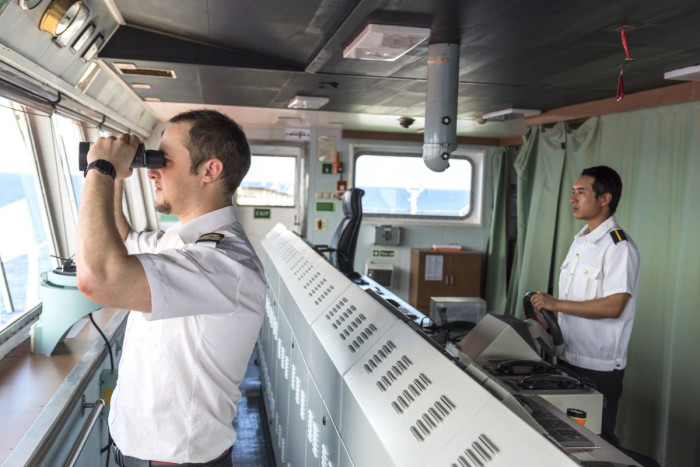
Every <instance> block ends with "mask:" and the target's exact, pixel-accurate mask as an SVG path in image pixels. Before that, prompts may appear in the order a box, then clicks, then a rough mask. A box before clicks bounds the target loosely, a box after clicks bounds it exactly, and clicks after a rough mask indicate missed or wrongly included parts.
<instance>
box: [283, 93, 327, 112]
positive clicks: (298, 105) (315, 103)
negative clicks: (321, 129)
mask: <svg viewBox="0 0 700 467" xmlns="http://www.w3.org/2000/svg"><path fill="white" fill-rule="evenodd" d="M328 101H329V99H328V98H327V97H314V96H294V97H293V98H292V100H290V101H289V103H288V104H287V108H290V109H313V110H316V109H320V108H321V107H323V106H324V105H326V104H328Z"/></svg>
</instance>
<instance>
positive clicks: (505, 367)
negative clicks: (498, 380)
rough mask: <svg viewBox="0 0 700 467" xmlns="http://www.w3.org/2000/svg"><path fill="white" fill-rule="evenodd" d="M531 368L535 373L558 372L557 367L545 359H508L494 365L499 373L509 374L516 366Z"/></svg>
mask: <svg viewBox="0 0 700 467" xmlns="http://www.w3.org/2000/svg"><path fill="white" fill-rule="evenodd" d="M518 367H519V368H530V369H531V370H532V371H533V373H540V374H542V373H552V372H556V371H557V370H556V367H554V366H553V365H550V364H549V363H546V362H543V361H535V360H506V361H504V362H501V363H499V364H498V365H496V366H495V367H494V371H495V372H496V373H499V374H503V375H509V374H511V373H513V369H514V368H518Z"/></svg>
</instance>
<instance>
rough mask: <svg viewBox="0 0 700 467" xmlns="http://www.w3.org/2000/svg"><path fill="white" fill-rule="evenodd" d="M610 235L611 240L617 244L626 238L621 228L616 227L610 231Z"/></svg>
mask: <svg viewBox="0 0 700 467" xmlns="http://www.w3.org/2000/svg"><path fill="white" fill-rule="evenodd" d="M610 236H611V237H612V239H613V242H614V243H615V244H616V245H617V244H618V243H620V242H624V241H625V240H627V235H625V232H624V231H623V230H622V229H616V230H613V231H612V232H610Z"/></svg>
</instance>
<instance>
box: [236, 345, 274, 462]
mask: <svg viewBox="0 0 700 467" xmlns="http://www.w3.org/2000/svg"><path fill="white" fill-rule="evenodd" d="M257 355H258V354H257V348H256V349H255V351H254V352H253V356H252V357H251V359H250V361H249V362H248V370H247V371H246V375H245V379H244V380H243V382H242V383H241V401H240V403H239V404H238V414H237V415H236V418H234V419H233V428H234V429H235V430H236V442H235V443H234V445H233V465H234V466H235V467H275V456H274V454H273V452H272V441H271V439H270V432H269V430H268V424H267V415H266V414H265V406H264V404H263V394H262V387H261V384H260V373H259V371H258V367H257V365H256V364H255V362H256V358H257Z"/></svg>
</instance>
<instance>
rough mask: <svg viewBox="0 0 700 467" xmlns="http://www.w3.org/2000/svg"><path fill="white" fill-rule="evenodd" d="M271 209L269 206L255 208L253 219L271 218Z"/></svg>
mask: <svg viewBox="0 0 700 467" xmlns="http://www.w3.org/2000/svg"><path fill="white" fill-rule="evenodd" d="M269 218H270V210H269V209H267V208H255V209H253V219H269Z"/></svg>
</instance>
